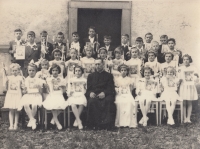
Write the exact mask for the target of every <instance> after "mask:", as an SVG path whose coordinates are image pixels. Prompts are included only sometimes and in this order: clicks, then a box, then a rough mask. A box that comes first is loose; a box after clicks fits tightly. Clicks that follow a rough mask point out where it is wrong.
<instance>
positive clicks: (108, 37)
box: [101, 35, 114, 60]
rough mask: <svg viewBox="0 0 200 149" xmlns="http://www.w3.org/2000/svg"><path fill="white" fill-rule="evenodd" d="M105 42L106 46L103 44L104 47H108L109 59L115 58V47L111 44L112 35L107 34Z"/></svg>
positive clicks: (104, 38)
mask: <svg viewBox="0 0 200 149" xmlns="http://www.w3.org/2000/svg"><path fill="white" fill-rule="evenodd" d="M103 42H104V46H102V47H105V48H106V50H107V54H108V59H109V60H112V59H114V47H113V46H112V45H111V44H110V43H111V42H112V39H111V36H107V35H105V36H104V37H103ZM102 47H101V48H102Z"/></svg>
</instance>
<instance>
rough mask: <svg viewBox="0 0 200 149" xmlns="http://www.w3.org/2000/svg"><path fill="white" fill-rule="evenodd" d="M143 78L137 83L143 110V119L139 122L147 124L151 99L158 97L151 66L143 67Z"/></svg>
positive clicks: (138, 95) (137, 92) (138, 97)
mask: <svg viewBox="0 0 200 149" xmlns="http://www.w3.org/2000/svg"><path fill="white" fill-rule="evenodd" d="M142 75H143V78H141V79H139V80H138V82H137V84H136V94H137V97H136V99H138V101H139V104H140V108H141V111H142V115H143V117H142V119H141V120H140V121H139V124H141V125H143V126H147V121H148V119H149V118H148V117H147V113H148V111H149V109H150V105H151V101H152V100H154V99H155V98H156V91H157V88H156V87H157V83H156V82H155V81H154V79H153V78H151V75H153V71H152V69H151V68H150V67H144V69H143V73H142Z"/></svg>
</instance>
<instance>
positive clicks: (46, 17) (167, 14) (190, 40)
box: [0, 0, 200, 67]
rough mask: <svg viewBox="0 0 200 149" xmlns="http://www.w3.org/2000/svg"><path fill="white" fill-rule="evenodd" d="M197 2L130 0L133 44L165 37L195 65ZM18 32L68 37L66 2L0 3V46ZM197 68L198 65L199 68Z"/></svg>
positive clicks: (11, 0)
mask: <svg viewBox="0 0 200 149" xmlns="http://www.w3.org/2000/svg"><path fill="white" fill-rule="evenodd" d="M199 5H200V1H199V0H192V1H188V0H176V1H172V0H168V1H166V0H133V2H132V26H131V29H132V32H131V33H132V43H133V41H134V40H135V38H136V37H137V36H141V37H144V35H145V33H147V32H152V33H153V35H154V40H157V41H159V36H160V35H162V34H167V35H168V36H169V37H173V38H175V39H176V40H177V47H178V48H180V49H182V50H183V51H186V53H187V52H188V53H192V54H191V55H192V56H193V57H194V61H196V62H197V59H198V57H199V56H200V52H198V51H199V47H200V43H199V39H200V15H199V14H200V10H199V8H198V7H199ZM15 28H21V29H22V30H23V32H24V36H23V38H26V32H27V31H29V30H33V31H35V32H36V36H37V40H38V37H39V33H40V31H41V30H47V31H48V32H49V38H50V40H51V39H52V36H53V35H56V33H57V32H58V31H62V32H64V33H65V34H66V35H67V34H68V0H0V32H1V34H0V39H1V40H0V45H1V44H8V42H9V41H10V40H11V39H13V30H14V29H15ZM199 67H200V65H199Z"/></svg>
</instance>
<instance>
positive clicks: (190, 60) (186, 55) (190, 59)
mask: <svg viewBox="0 0 200 149" xmlns="http://www.w3.org/2000/svg"><path fill="white" fill-rule="evenodd" d="M184 57H188V59H189V62H190V63H192V62H193V60H192V57H191V56H190V55H188V54H185V55H183V58H184Z"/></svg>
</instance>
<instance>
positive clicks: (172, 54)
mask: <svg viewBox="0 0 200 149" xmlns="http://www.w3.org/2000/svg"><path fill="white" fill-rule="evenodd" d="M167 54H170V55H171V56H172V59H174V54H173V53H172V52H166V53H165V55H167Z"/></svg>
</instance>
